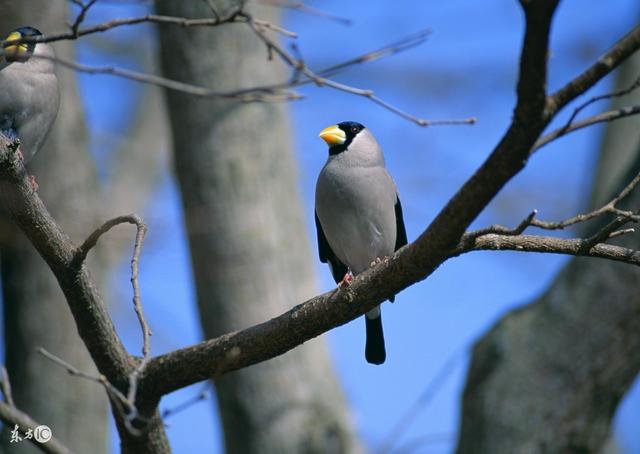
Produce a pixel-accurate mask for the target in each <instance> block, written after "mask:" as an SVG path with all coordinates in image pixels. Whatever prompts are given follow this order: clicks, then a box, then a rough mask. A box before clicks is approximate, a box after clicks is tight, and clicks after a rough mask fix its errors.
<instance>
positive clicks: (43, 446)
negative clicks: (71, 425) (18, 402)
mask: <svg viewBox="0 0 640 454" xmlns="http://www.w3.org/2000/svg"><path fill="white" fill-rule="evenodd" d="M0 421H2V422H3V423H5V424H6V425H7V426H8V427H7V430H9V431H10V430H11V429H13V428H14V427H15V426H16V425H17V426H18V428H19V429H21V430H24V429H27V430H29V429H30V430H32V431H33V430H35V429H36V428H37V427H38V426H40V424H39V423H37V422H36V421H34V420H33V419H31V417H30V416H29V415H27V414H26V413H23V412H22V411H20V410H18V409H17V408H15V407H13V406H12V405H9V404H8V403H6V402H0ZM24 441H26V440H23V442H24ZM28 441H30V442H31V443H32V444H33V446H35V447H36V448H38V449H39V450H40V451H42V452H45V453H48V454H72V452H71V450H70V449H69V448H67V447H66V446H65V445H63V444H62V442H60V440H58V439H57V438H55V437H51V439H50V440H49V441H47V442H46V443H39V442H37V441H36V440H35V438H33V437H32V438H30V439H29V440H28Z"/></svg>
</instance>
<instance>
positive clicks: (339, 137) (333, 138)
mask: <svg viewBox="0 0 640 454" xmlns="http://www.w3.org/2000/svg"><path fill="white" fill-rule="evenodd" d="M319 136H320V138H321V139H322V140H324V141H325V142H327V145H329V146H330V147H333V146H334V145H342V144H343V143H344V142H345V141H346V140H347V135H346V134H345V132H344V131H343V130H342V129H340V128H339V127H338V125H331V126H329V127H328V128H324V129H323V130H322V131H320V134H319Z"/></svg>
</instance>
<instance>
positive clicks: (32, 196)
mask: <svg viewBox="0 0 640 454" xmlns="http://www.w3.org/2000/svg"><path fill="white" fill-rule="evenodd" d="M10 146H11V144H10V142H9V141H8V140H7V139H6V138H5V137H4V136H2V135H0V201H1V202H2V205H3V206H4V207H5V209H6V210H7V211H8V212H9V214H10V215H11V217H12V218H13V220H14V221H15V222H16V223H17V224H18V226H19V227H20V228H21V229H22V231H23V232H24V233H25V234H26V235H27V237H28V238H29V240H30V241H31V243H32V244H33V245H34V247H35V248H36V249H37V250H38V252H39V253H40V255H41V256H42V258H43V259H44V260H45V261H46V262H47V264H48V265H49V267H50V268H51V270H52V271H53V273H54V274H55V276H56V278H57V280H58V282H59V283H60V287H61V288H62V291H63V292H64V294H65V297H66V298H67V301H68V303H69V307H70V309H71V312H72V313H73V316H74V318H75V320H76V324H77V326H78V331H79V333H80V336H81V337H82V339H83V341H84V343H85V345H86V346H87V348H88V350H89V352H90V354H91V356H92V358H93V360H94V361H95V362H96V365H97V366H98V368H99V370H100V372H101V373H102V374H104V375H105V376H106V377H107V378H108V379H109V381H111V382H112V383H115V384H118V385H122V384H123V383H122V379H123V378H124V377H126V376H128V372H129V370H130V368H131V366H132V362H131V361H130V359H129V357H128V355H127V353H126V351H125V349H124V347H123V345H122V343H121V342H120V339H119V338H118V335H117V334H116V331H115V329H114V327H113V324H112V322H111V319H110V318H109V314H108V313H107V311H106V309H105V306H104V303H103V302H102V299H101V298H100V296H99V294H98V291H97V290H96V288H95V285H94V283H93V281H92V279H91V277H90V276H89V274H88V272H87V270H86V268H85V267H84V266H83V265H82V264H81V263H74V257H75V255H76V253H77V249H76V247H75V245H74V244H73V243H72V242H71V240H70V239H69V238H68V237H67V236H66V235H65V234H64V233H63V232H62V230H61V229H60V227H59V226H58V225H57V224H56V222H55V221H54V220H53V218H51V216H50V215H49V213H48V212H47V210H46V208H45V206H44V204H43V203H42V200H40V197H38V195H37V194H36V193H34V192H33V189H32V187H31V184H30V183H29V181H28V178H26V173H25V170H24V167H23V166H22V164H21V163H20V162H19V160H18V157H17V156H16V154H15V153H12V152H11V151H9V149H10Z"/></svg>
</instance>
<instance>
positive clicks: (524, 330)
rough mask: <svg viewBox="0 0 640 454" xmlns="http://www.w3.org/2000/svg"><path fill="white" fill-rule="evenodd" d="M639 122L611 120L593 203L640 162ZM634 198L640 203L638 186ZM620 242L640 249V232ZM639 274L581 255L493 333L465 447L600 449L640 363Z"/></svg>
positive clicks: (477, 358) (477, 377)
mask: <svg viewBox="0 0 640 454" xmlns="http://www.w3.org/2000/svg"><path fill="white" fill-rule="evenodd" d="M639 66H640V56H637V55H636V57H634V59H632V60H630V61H629V62H628V63H627V64H626V65H625V66H623V70H622V71H621V74H620V75H619V77H618V82H617V85H618V86H617V87H616V88H617V89H622V88H626V87H628V86H629V85H630V84H631V82H632V81H633V80H634V79H635V78H637V77H638V71H637V68H638V67H639ZM637 96H638V95H636V99H637ZM620 102H621V101H617V100H616V101H615V103H614V106H613V107H614V108H616V107H620ZM633 104H634V103H633V100H630V99H629V98H625V100H624V105H633ZM639 126H640V120H638V118H630V119H626V120H622V121H619V122H616V123H611V124H610V125H609V126H608V128H607V133H606V134H605V140H604V145H603V147H602V150H601V154H600V162H599V167H598V172H597V178H596V181H595V183H594V188H595V190H594V194H593V197H592V200H593V203H594V206H598V205H599V204H602V203H604V202H606V200H607V199H610V198H611V197H612V195H613V194H614V193H615V192H614V191H616V190H619V189H620V188H621V187H623V186H624V185H625V184H626V183H627V182H628V181H629V180H630V179H631V178H632V177H633V176H634V175H635V174H637V172H638V171H639V170H640V159H639V156H640V148H639V147H638V143H639V142H638V139H639V136H638V133H637V131H638V127H639ZM628 206H629V208H631V207H633V209H637V207H638V206H640V191H639V190H638V189H636V190H635V191H634V192H633V193H632V194H631V196H630V199H629V200H628ZM619 243H620V244H623V245H625V246H627V247H630V248H636V249H637V248H639V247H640V237H639V236H638V235H637V234H635V235H629V236H626V237H625V238H624V239H623V240H621V241H620V242H619ZM639 279H640V270H639V269H638V268H636V267H629V266H624V265H622V264H619V263H615V262H613V261H597V260H595V259H591V258H588V259H587V258H574V259H572V260H571V261H570V262H569V263H568V264H567V266H566V267H565V268H564V269H563V270H562V272H561V273H560V274H559V275H558V277H557V278H556V280H555V282H554V283H553V284H552V285H551V287H550V288H549V289H548V291H547V292H546V293H545V294H544V295H543V296H542V297H540V298H539V299H537V300H536V301H534V302H533V303H532V304H530V305H528V306H526V307H524V308H521V309H518V310H515V311H513V312H511V313H509V314H507V315H506V316H505V317H504V318H503V319H502V320H500V321H499V322H498V323H497V324H496V325H495V326H494V327H493V328H492V329H491V330H490V331H489V332H488V333H487V334H485V335H484V336H483V337H482V338H481V339H480V340H479V341H478V342H477V344H476V346H475V348H474V351H473V358H472V362H471V367H470V369H469V374H468V376H467V383H466V387H465V391H464V396H463V404H462V423H461V430H460V438H459V444H458V452H459V453H472V452H473V453H475V452H491V453H512V452H522V453H529V452H531V453H533V452H585V453H586V452H599V451H600V450H601V449H602V447H603V445H604V443H605V442H606V440H607V436H608V434H609V429H610V425H611V419H612V417H613V415H614V412H615V410H616V407H617V405H618V403H619V402H620V399H621V398H622V397H623V396H624V394H625V393H626V392H627V390H628V389H629V387H630V386H631V384H632V382H633V380H634V378H635V377H636V375H637V374H638V372H639V371H640V337H638V332H640V294H639V293H638V286H637V282H638V280H639Z"/></svg>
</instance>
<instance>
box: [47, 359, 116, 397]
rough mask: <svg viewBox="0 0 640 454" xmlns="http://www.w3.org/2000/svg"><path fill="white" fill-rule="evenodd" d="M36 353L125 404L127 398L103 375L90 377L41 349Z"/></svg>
mask: <svg viewBox="0 0 640 454" xmlns="http://www.w3.org/2000/svg"><path fill="white" fill-rule="evenodd" d="M37 351H38V353H40V354H41V355H42V356H44V357H45V358H47V359H48V360H50V361H53V362H54V363H56V364H57V365H58V366H60V367H62V368H64V369H65V370H66V371H67V373H68V374H69V375H72V376H74V377H78V378H83V379H85V380H89V381H93V382H95V383H98V384H100V385H102V386H103V387H104V388H105V390H106V391H107V393H109V394H110V395H111V396H113V397H115V398H117V399H118V400H120V401H121V402H123V403H126V402H127V398H126V397H125V395H124V394H122V393H121V392H120V390H119V389H118V388H116V387H115V386H113V385H112V384H111V383H110V382H109V380H107V378H106V377H105V376H104V375H102V374H100V375H97V376H96V375H91V374H87V373H85V372H82V371H81V370H79V369H78V368H76V367H74V366H72V365H71V364H69V363H68V362H66V361H65V360H63V359H62V358H59V357H58V356H56V355H54V354H53V353H50V352H48V351H47V350H45V349H44V348H42V347H38V349H37Z"/></svg>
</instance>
